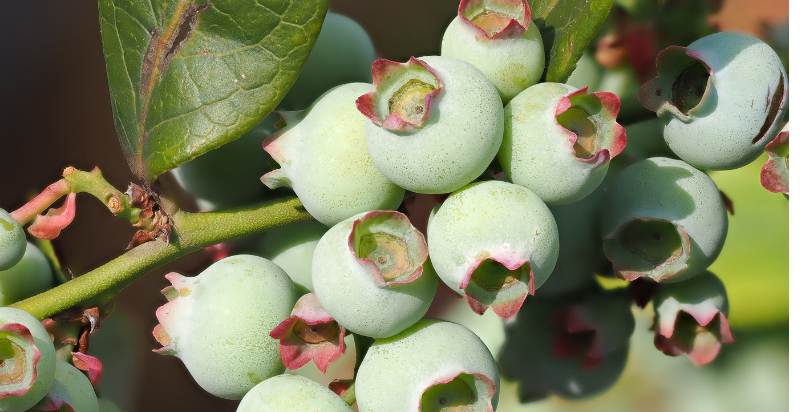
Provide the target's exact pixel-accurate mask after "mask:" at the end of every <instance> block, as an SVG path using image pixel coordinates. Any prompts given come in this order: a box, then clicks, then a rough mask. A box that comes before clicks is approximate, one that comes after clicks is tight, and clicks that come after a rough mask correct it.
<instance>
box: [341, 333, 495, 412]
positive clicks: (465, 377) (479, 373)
mask: <svg viewBox="0 0 800 412" xmlns="http://www.w3.org/2000/svg"><path fill="white" fill-rule="evenodd" d="M499 384H500V379H499V375H498V371H497V366H496V365H495V362H494V359H492V354H491V353H489V350H488V349H486V346H485V345H484V344H483V342H481V340H480V339H479V338H478V336H476V335H475V334H474V333H472V332H471V331H470V330H469V329H467V328H465V327H463V326H461V325H458V324H455V323H450V322H443V321H430V320H423V321H421V322H419V323H418V324H416V325H414V326H413V327H411V328H409V329H408V330H406V331H403V333H401V334H399V335H397V336H392V337H391V338H387V339H379V340H376V341H375V343H374V344H373V345H372V346H371V347H370V348H369V350H368V351H367V355H366V356H365V357H364V361H363V362H362V363H361V367H360V368H359V370H358V374H357V375H356V399H357V400H358V408H359V410H360V411H362V412H395V411H397V412H406V411H445V410H459V411H493V410H494V408H496V407H497V399H498V394H499Z"/></svg>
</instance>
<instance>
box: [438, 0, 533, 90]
mask: <svg viewBox="0 0 800 412" xmlns="http://www.w3.org/2000/svg"><path fill="white" fill-rule="evenodd" d="M442 56H444V57H449V58H453V59H459V60H463V61H465V62H467V63H469V64H471V65H473V66H475V67H476V68H477V69H478V70H480V71H481V73H483V74H484V75H485V76H486V78H487V79H489V81H490V82H492V84H493V85H494V86H495V87H496V88H497V91H498V92H499V93H500V97H501V98H502V99H503V101H508V100H511V98H513V97H514V96H516V95H517V94H518V93H519V92H521V91H523V90H525V89H527V88H528V87H530V86H532V85H534V84H536V83H537V82H538V81H539V78H540V77H542V71H543V70H544V45H543V44H542V36H541V34H540V33H539V29H538V28H536V25H535V24H533V22H532V19H531V9H530V4H528V1H527V0H516V1H507V0H488V1H486V0H461V3H460V4H459V7H458V16H457V17H456V18H455V19H453V21H452V22H451V23H450V25H449V26H447V30H445V32H444V36H443V37H442Z"/></svg>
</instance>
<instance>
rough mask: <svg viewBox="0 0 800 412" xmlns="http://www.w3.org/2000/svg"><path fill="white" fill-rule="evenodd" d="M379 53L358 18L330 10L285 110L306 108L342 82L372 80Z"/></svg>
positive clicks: (288, 94) (281, 105)
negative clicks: (371, 66)
mask: <svg viewBox="0 0 800 412" xmlns="http://www.w3.org/2000/svg"><path fill="white" fill-rule="evenodd" d="M377 57H378V56H377V55H376V54H375V47H374V46H373V45H372V40H371V39H370V38H369V34H368V33H367V32H366V30H364V28H363V27H361V25H359V24H358V22H356V21H355V20H353V19H351V18H350V17H347V16H345V15H342V14H339V13H335V12H333V11H330V10H329V11H328V14H326V15H325V20H324V21H323V22H322V29H320V31H319V35H318V36H317V41H316V42H314V47H313V48H312V49H311V53H310V54H309V55H308V59H306V62H305V63H304V64H303V69H302V70H301V71H300V75H299V76H298V77H297V81H295V83H294V86H292V88H291V89H290V90H289V93H287V94H286V97H284V98H283V101H281V104H280V108H281V109H282V110H303V109H305V108H307V107H308V106H310V105H311V103H313V102H314V100H316V99H317V98H318V97H319V96H321V95H322V94H323V93H325V91H326V90H329V89H331V88H333V87H336V86H338V85H340V84H345V83H352V82H369V81H370V78H371V74H370V65H371V64H372V61H373V60H375V58H377Z"/></svg>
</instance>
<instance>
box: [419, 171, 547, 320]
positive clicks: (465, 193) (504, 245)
mask: <svg viewBox="0 0 800 412" xmlns="http://www.w3.org/2000/svg"><path fill="white" fill-rule="evenodd" d="M428 242H429V246H430V254H431V262H432V263H433V267H434V269H436V273H437V274H438V275H439V277H440V278H441V279H442V281H444V283H445V284H446V285H447V286H449V287H450V288H451V289H453V290H454V291H456V292H458V293H459V294H461V295H462V296H465V297H466V300H467V302H468V303H469V305H470V307H472V309H473V310H474V311H475V312H477V313H483V312H485V311H486V309H488V308H489V307H491V308H492V310H494V312H495V313H496V314H498V315H499V316H501V317H503V318H509V317H512V316H513V315H514V314H516V313H517V311H519V308H520V307H521V306H522V303H523V302H524V301H525V298H526V297H527V296H528V294H533V293H534V291H535V290H536V289H537V288H539V287H541V285H543V284H544V283H545V281H547V278H548V277H549V276H550V273H551V272H552V271H553V267H554V266H555V263H556V259H557V257H558V228H557V227H556V222H555V219H553V215H552V213H550V210H549V209H548V208H547V206H546V205H545V204H544V202H542V201H541V200H540V199H539V198H538V197H537V196H536V195H535V194H534V193H533V192H532V191H530V190H529V189H527V188H525V187H523V186H520V185H515V184H512V183H506V182H500V181H486V182H480V183H476V184H474V185H471V186H468V187H466V188H464V189H462V190H460V191H458V192H455V193H453V194H451V195H450V196H449V197H448V198H447V200H445V202H444V203H443V204H442V205H441V206H440V207H439V208H438V209H434V211H433V212H432V213H431V217H430V219H429V221H428Z"/></svg>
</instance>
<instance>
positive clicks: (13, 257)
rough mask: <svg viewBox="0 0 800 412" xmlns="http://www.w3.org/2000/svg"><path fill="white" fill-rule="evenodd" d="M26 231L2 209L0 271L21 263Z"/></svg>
mask: <svg viewBox="0 0 800 412" xmlns="http://www.w3.org/2000/svg"><path fill="white" fill-rule="evenodd" d="M25 245H26V242H25V231H23V230H22V226H20V224H19V223H17V221H16V220H14V218H13V217H11V215H10V214H9V213H8V212H6V211H5V209H0V270H6V269H8V268H10V267H12V266H14V265H16V264H17V262H19V260H20V259H22V255H24V254H25Z"/></svg>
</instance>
